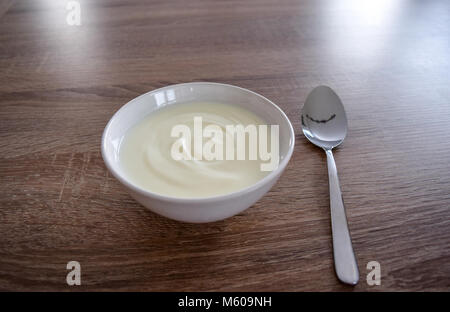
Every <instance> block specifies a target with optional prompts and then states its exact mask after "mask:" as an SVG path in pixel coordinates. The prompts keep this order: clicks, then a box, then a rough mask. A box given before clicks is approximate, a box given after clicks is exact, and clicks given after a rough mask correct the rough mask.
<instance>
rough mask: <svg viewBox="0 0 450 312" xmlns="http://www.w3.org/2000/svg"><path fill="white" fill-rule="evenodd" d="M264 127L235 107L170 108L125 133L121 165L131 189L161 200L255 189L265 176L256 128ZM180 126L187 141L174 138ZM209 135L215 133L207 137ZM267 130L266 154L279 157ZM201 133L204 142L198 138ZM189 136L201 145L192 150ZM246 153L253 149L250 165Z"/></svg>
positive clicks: (201, 104) (211, 104) (213, 104)
mask: <svg viewBox="0 0 450 312" xmlns="http://www.w3.org/2000/svg"><path fill="white" fill-rule="evenodd" d="M264 124H266V122H265V121H264V120H262V119H261V118H260V117H259V116H258V115H256V114H255V113H253V112H251V111H249V110H247V109H245V108H243V107H239V106H236V105H231V104H225V103H216V102H194V103H186V104H179V105H169V106H168V107H165V108H162V109H159V110H157V111H156V112H154V113H153V114H150V115H149V116H147V117H146V118H144V119H143V120H142V121H141V122H139V123H138V124H137V125H136V126H134V127H133V128H131V129H130V130H128V131H127V133H126V134H125V136H124V138H123V140H122V141H121V145H120V151H119V158H120V163H121V166H122V167H123V169H124V172H125V174H126V175H127V177H128V178H129V179H130V180H131V181H132V182H133V183H135V184H136V185H138V186H140V187H142V188H143V189H145V190H148V191H151V192H155V193H157V194H160V195H166V196H173V197H180V198H204V197H211V196H217V195H224V194H228V193H232V192H235V191H238V190H241V189H244V188H246V187H248V186H251V185H253V184H255V183H256V182H257V181H259V180H261V179H262V178H263V177H265V176H266V175H267V174H268V173H269V171H263V170H262V168H261V163H265V162H264V161H262V160H261V159H260V158H259V157H257V156H258V153H257V152H258V127H256V126H259V125H264ZM179 125H183V126H186V127H188V129H189V132H188V135H186V137H185V136H182V135H181V133H177V132H176V127H177V126H179ZM238 125H242V128H243V129H244V130H245V129H247V130H248V131H247V132H246V133H245V134H244V135H245V137H243V140H242V141H243V144H241V145H239V146H238V144H237V143H238V133H237V131H231V130H235V129H236V128H237V126H238ZM211 126H213V127H216V128H211ZM235 126H236V127H235ZM249 126H250V127H252V128H249ZM208 129H214V130H216V131H218V133H211V134H210V133H208V132H207V130H208ZM227 129H228V131H227ZM250 129H251V130H253V131H252V132H251V133H250ZM174 130H175V131H174ZM268 130H270V128H268V129H267V131H266V133H265V134H263V135H265V137H264V138H263V139H264V140H265V141H266V142H267V143H266V145H267V148H266V149H265V152H267V153H270V152H271V151H272V150H274V151H275V152H276V153H278V147H277V146H275V143H276V142H273V146H272V144H271V142H270V135H267V133H268V132H269V131H268ZM205 133H206V134H208V136H203V134H205ZM194 135H197V136H199V137H200V139H201V143H202V144H201V146H200V148H197V150H196V149H195V142H194ZM250 136H252V137H251V139H250ZM187 137H189V139H190V140H187ZM259 139H261V138H259ZM250 142H252V143H253V145H252V146H250ZM227 143H230V144H232V145H229V146H230V147H231V149H232V151H231V152H232V153H233V155H231V156H230V159H227V157H226V156H227V155H226V154H227V152H228V151H227ZM238 148H244V149H245V151H243V154H242V155H243V157H241V159H238V153H237V149H238ZM250 148H253V149H255V148H256V149H257V150H256V153H255V151H253V152H254V154H255V156H256V157H255V156H253V157H252V159H250V157H249V154H250ZM204 150H205V153H203V151H204ZM216 150H217V151H216ZM174 151H175V152H174ZM207 152H210V154H211V156H209V154H208V153H207ZM216 152H219V154H220V155H217V154H215V153H216ZM203 154H205V155H203ZM179 155H180V156H179ZM216 155H217V156H220V157H214V156H216ZM174 156H175V157H174ZM182 156H183V158H181V157H182ZM255 158H256V159H255ZM274 168H275V166H274Z"/></svg>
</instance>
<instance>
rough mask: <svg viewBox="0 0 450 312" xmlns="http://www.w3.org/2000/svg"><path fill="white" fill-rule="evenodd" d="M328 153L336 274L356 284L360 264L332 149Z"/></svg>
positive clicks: (340, 278) (346, 281)
mask: <svg viewBox="0 0 450 312" xmlns="http://www.w3.org/2000/svg"><path fill="white" fill-rule="evenodd" d="M325 152H326V154H327V165H328V179H329V186H330V209H331V229H332V232H333V254H334V267H335V270H336V275H337V277H338V278H339V280H340V281H341V282H343V283H346V284H350V285H356V284H357V283H358V280H359V271H358V265H357V263H356V258H355V254H354V252H353V247H352V240H351V238H350V233H349V231H348V225H347V216H346V215H345V208H344V202H343V200H342V194H341V187H340V186H339V178H338V174H337V169H336V163H335V162H334V157H333V153H332V152H331V149H328V150H325Z"/></svg>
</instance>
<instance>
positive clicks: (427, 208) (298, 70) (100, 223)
mask: <svg viewBox="0 0 450 312" xmlns="http://www.w3.org/2000/svg"><path fill="white" fill-rule="evenodd" d="M80 3H81V9H82V25H81V26H78V27H76V26H72V27H71V26H68V25H67V24H66V13H67V12H66V11H65V7H64V6H65V3H64V1H24V0H6V1H4V0H3V1H1V2H0V73H1V74H0V120H1V122H0V138H1V139H0V194H1V195H0V290H33V291H37V290H38V291H47V290H63V291H66V290H126V291H128V290H146V291H150V290H151V291H167V290H177V291H183V290H207V291H209V290H222V291H224V290H225V291H231V290H240V291H242V290H245V291H304V290H308V291H311V290H315V291H351V290H356V291H405V290H407V291H430V290H438V291H449V290H450V174H449V172H450V157H449V155H450V91H449V90H450V89H449V86H450V78H449V77H450V76H449V72H450V60H449V56H450V43H449V38H450V13H449V12H450V6H449V2H448V1H444V0H442V1H356V0H355V1H323V0H321V1H297V0H281V1H269V0H261V1H257V0H247V1H242V2H240V1H234V0H231V1H225V0H223V1H206V0H190V1H182V0H178V1H143V0H130V1H119V0H110V1H106V0H98V1H95V2H94V1H80ZM189 81H215V82H224V83H230V84H234V85H238V86H241V87H245V88H249V89H251V90H253V91H256V92H259V93H261V94H262V95H264V96H266V97H268V98H269V99H271V100H273V101H274V102H275V103H277V104H278V105H279V106H280V107H281V108H282V109H283V110H284V111H285V112H286V114H287V115H288V117H289V118H290V119H291V121H292V123H293V125H294V127H295V131H296V149H295V152H294V155H293V157H292V160H291V162H290V164H289V166H288V168H287V170H286V172H285V174H284V175H283V176H282V178H281V179H280V180H279V182H278V183H277V184H276V186H275V187H274V188H273V189H272V190H271V191H270V192H269V193H268V194H267V195H266V196H265V197H264V198H262V199H261V200H260V201H259V202H258V203H256V204H255V205H254V206H253V207H251V208H250V209H248V210H246V211H245V212H243V213H241V214H239V215H237V216H235V217H233V218H230V219H227V220H225V221H222V222H216V223H212V224H206V225H205V224H204V225H194V224H184V223H179V222H175V221H171V220H168V219H165V218H163V217H160V216H158V215H155V214H153V213H151V212H149V211H147V210H145V209H144V208H143V207H142V206H140V205H139V204H137V203H136V202H135V201H134V200H132V199H131V198H130V196H129V195H127V194H126V192H125V191H124V189H123V188H121V186H120V185H119V183H118V182H117V181H116V180H115V179H114V178H112V177H111V176H110V175H109V174H108V172H107V170H106V168H105V166H104V164H103V161H102V158H101V155H100V139H101V134H102V131H103V128H104V126H105V125H106V123H107V121H108V120H109V118H110V117H111V116H112V114H113V113H114V112H115V111H116V110H117V109H118V108H119V107H121V105H123V104H124V103H126V102H127V101H129V100H130V99H132V98H133V97H135V96H137V95H139V94H141V93H143V92H146V91H149V90H152V89H154V88H158V87H162V86H165V85H168V84H174V83H179V82H189ZM319 84H327V85H330V86H331V87H333V88H334V89H335V90H336V91H337V92H338V94H339V95H340V96H341V98H342V100H343V102H344V104H345V106H346V109H347V113H348V119H349V122H350V130H349V135H348V137H347V139H346V141H345V143H344V144H343V146H342V147H341V148H339V149H338V150H337V151H336V153H335V158H336V162H337V166H338V170H339V174H340V181H341V187H342V191H343V196H344V199H345V203H346V207H347V215H348V219H349V224H350V229H351V233H352V237H353V242H354V249H355V252H356V254H357V259H358V263H359V268H360V272H361V281H360V283H359V284H358V285H357V286H356V287H354V288H351V287H347V286H344V285H341V284H339V283H338V281H337V279H336V277H335V274H334V270H333V261H332V249H331V240H330V239H331V233H330V216H329V206H328V205H329V204H328V200H329V199H328V185H327V183H328V182H327V173H326V159H325V154H324V153H323V152H321V151H320V150H319V149H318V148H316V147H314V146H312V145H311V144H310V143H308V142H307V141H306V139H305V138H304V137H303V135H302V134H301V131H300V130H299V129H300V120H299V110H300V108H301V105H302V103H303V102H304V100H305V98H306V96H307V94H308V92H309V91H310V90H311V89H312V88H313V87H314V86H316V85H319ZM71 260H76V261H79V262H80V263H81V268H82V285H81V286H78V287H69V286H67V285H66V274H67V270H66V264H67V262H68V261H71ZM372 260H375V261H378V262H379V263H380V264H381V270H382V278H381V285H380V286H368V285H367V283H366V281H365V278H366V274H367V273H368V270H367V269H366V264H367V263H368V262H369V261H372Z"/></svg>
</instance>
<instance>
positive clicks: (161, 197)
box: [101, 81, 295, 204]
mask: <svg viewBox="0 0 450 312" xmlns="http://www.w3.org/2000/svg"><path fill="white" fill-rule="evenodd" d="M189 85H212V86H222V87H226V88H234V89H239V90H241V91H244V92H247V93H250V94H252V95H254V96H257V97H259V98H262V99H263V100H265V101H267V102H268V103H270V104H271V105H272V106H274V108H275V109H276V110H277V111H278V112H279V113H280V114H281V116H282V117H283V119H284V120H285V121H286V122H287V125H288V128H289V134H290V138H289V139H290V142H292V144H289V147H288V151H287V154H286V156H285V157H284V158H283V159H282V160H281V162H280V163H279V164H278V167H277V168H276V169H275V170H272V171H271V172H270V173H269V174H267V175H266V176H265V177H263V178H262V179H260V180H258V181H257V182H256V183H254V184H252V185H250V186H247V187H245V188H243V189H239V190H237V191H234V192H231V193H226V194H222V195H214V196H208V197H174V196H168V195H162V194H158V193H155V192H152V191H148V190H146V189H144V188H141V187H139V186H137V185H135V184H134V183H132V182H131V181H129V179H128V178H126V177H123V175H121V174H119V173H118V172H117V171H116V170H115V169H114V168H113V166H112V165H111V164H110V160H109V159H108V157H107V154H106V135H107V133H108V131H109V129H110V127H111V124H112V121H113V120H114V119H115V118H117V116H118V115H119V114H120V112H121V111H122V110H123V109H124V108H125V107H126V106H127V105H128V104H130V103H131V102H134V101H136V100H137V99H139V98H141V97H144V96H147V95H149V94H151V93H155V92H160V91H162V90H164V89H168V88H173V87H180V86H189ZM101 144H102V146H101V153H102V158H103V162H104V163H105V165H106V167H107V169H108V171H109V172H111V174H112V175H113V176H114V177H115V178H116V179H117V180H119V182H120V183H122V184H123V185H125V186H126V187H128V188H130V189H131V190H133V191H134V192H136V193H138V194H140V195H143V196H145V197H152V198H156V199H158V200H161V201H165V202H176V203H191V204H195V203H211V202H217V201H222V200H228V199H232V198H236V197H240V196H241V195H244V194H248V193H251V192H253V191H254V190H256V189H258V188H260V187H261V186H263V185H264V184H266V183H268V182H269V181H271V180H272V179H273V178H275V177H276V176H277V175H279V174H281V173H282V172H283V171H284V169H285V168H286V166H287V164H288V163H289V160H290V159H291V156H292V154H293V152H294V147H295V133H294V128H293V127H292V124H291V121H290V120H289V118H288V117H287V116H286V114H285V113H284V112H283V110H282V109H281V108H280V107H278V105H276V104H275V103H274V102H272V101H271V100H269V99H268V98H266V97H264V96H262V95H261V94H258V93H256V92H254V91H251V90H249V89H245V88H241V87H238V86H234V85H230V84H225V83H217V82H201V81H200V82H186V83H177V84H172V85H168V86H165V87H161V88H157V89H154V90H151V91H148V92H146V93H143V94H141V95H139V96H137V97H135V98H133V99H131V100H130V101H128V102H127V103H125V104H124V105H122V106H121V107H120V108H119V109H118V110H117V111H116V112H115V113H114V115H113V116H112V117H111V118H110V120H109V121H108V123H107V124H106V126H105V128H104V130H103V134H102V140H101Z"/></svg>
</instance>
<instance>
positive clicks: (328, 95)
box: [302, 86, 347, 149]
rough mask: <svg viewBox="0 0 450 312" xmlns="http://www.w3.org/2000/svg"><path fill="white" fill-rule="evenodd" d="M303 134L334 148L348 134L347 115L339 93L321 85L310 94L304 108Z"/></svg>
mask: <svg viewBox="0 0 450 312" xmlns="http://www.w3.org/2000/svg"><path fill="white" fill-rule="evenodd" d="M302 130H303V134H304V135H305V136H306V137H307V138H308V140H309V141H311V142H312V143H313V144H315V145H317V146H319V147H322V148H324V149H332V148H334V147H336V146H338V145H339V144H341V143H342V142H343V141H344V139H345V137H346V136H347V116H346V115H345V110H344V105H342V102H341V100H340V99H339V97H338V95H337V94H336V93H335V92H334V91H333V90H332V89H331V88H330V87H327V86H319V87H317V88H315V89H314V90H313V91H311V93H310V94H309V95H308V98H307V99H306V102H305V105H304V106H303V109H302Z"/></svg>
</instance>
